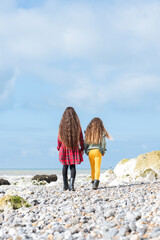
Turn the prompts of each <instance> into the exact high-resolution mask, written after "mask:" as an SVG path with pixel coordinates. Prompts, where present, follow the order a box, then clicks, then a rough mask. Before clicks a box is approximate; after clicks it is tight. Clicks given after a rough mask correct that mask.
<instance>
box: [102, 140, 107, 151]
mask: <svg viewBox="0 0 160 240" xmlns="http://www.w3.org/2000/svg"><path fill="white" fill-rule="evenodd" d="M105 151H107V149H106V139H105V137H103V138H102V155H104V154H105Z"/></svg>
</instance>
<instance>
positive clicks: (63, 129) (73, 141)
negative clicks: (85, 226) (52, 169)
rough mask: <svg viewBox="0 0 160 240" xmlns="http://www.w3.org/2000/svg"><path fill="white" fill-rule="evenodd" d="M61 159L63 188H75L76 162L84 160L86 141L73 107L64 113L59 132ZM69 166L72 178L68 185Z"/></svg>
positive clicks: (58, 147)
mask: <svg viewBox="0 0 160 240" xmlns="http://www.w3.org/2000/svg"><path fill="white" fill-rule="evenodd" d="M57 149H58V151H59V161H60V162H61V163H62V165H63V168H62V176H63V190H64V191H65V190H67V189H69V190H72V191H75V190H74V182H75V177H76V166H75V165H76V164H80V163H81V162H82V161H83V157H82V155H83V150H84V141H83V134H82V130H81V124H80V120H79V118H78V115H77V113H76V112H75V110H74V108H73V107H67V108H66V110H65V111H64V113H63V116H62V119H61V122H60V125H59V132H58V146H57ZM68 166H70V171H71V178H70V184H69V185H68Z"/></svg>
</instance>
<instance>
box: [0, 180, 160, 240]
mask: <svg viewBox="0 0 160 240" xmlns="http://www.w3.org/2000/svg"><path fill="white" fill-rule="evenodd" d="M20 181H21V184H18V185H15V184H11V185H9V186H4V185H3V186H0V197H2V196H4V195H6V194H12V195H13V194H17V195H20V196H21V197H23V198H24V199H26V200H27V201H28V203H29V204H30V205H31V206H30V207H22V208H19V209H16V210H13V209H6V210H4V211H1V213H0V239H8V240H12V239H13V240H25V239H30V240H32V239H33V240H34V239H35V240H40V239H41V240H43V239H48V240H51V239H57V240H63V239H68V240H72V239H77V240H83V239H87V240H91V239H106V240H107V239H119V240H121V239H131V240H138V239H153V240H158V239H160V182H158V181H157V182H152V183H141V184H127V185H121V186H114V187H109V186H108V185H107V184H106V183H103V182H100V185H99V188H98V189H97V190H92V186H91V183H90V181H89V180H87V179H86V177H85V176H82V177H81V178H80V179H79V178H78V176H77V178H76V182H75V190H76V191H75V192H74V191H69V190H67V191H63V190H62V179H61V178H60V179H59V180H58V181H57V182H52V183H50V184H46V185H32V184H30V179H29V178H28V179H25V178H23V179H21V180H20Z"/></svg>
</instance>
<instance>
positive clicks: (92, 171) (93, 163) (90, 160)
mask: <svg viewBox="0 0 160 240" xmlns="http://www.w3.org/2000/svg"><path fill="white" fill-rule="evenodd" d="M92 152H93V150H90V151H89V162H90V166H91V178H92V181H94V176H95V161H94V155H93V154H92Z"/></svg>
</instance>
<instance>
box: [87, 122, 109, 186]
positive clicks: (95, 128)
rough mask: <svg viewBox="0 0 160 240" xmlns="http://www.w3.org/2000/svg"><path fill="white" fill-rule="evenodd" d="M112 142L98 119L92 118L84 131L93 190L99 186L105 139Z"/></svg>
mask: <svg viewBox="0 0 160 240" xmlns="http://www.w3.org/2000/svg"><path fill="white" fill-rule="evenodd" d="M106 137H107V138H109V139H110V140H112V137H111V136H110V135H109V133H108V132H107V130H106V129H105V127H104V125H103V122H102V120H101V119H100V118H93V119H92V121H91V122H90V123H89V125H88V126H87V129H86V131H85V144H84V145H85V153H86V154H87V155H88V156H89V161H90V165H91V177H92V184H93V189H97V188H98V185H99V177H100V168H101V160H102V156H103V155H104V154H105V151H106V140H105V138H106Z"/></svg>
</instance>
